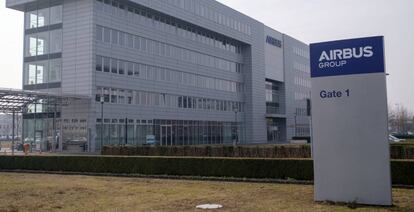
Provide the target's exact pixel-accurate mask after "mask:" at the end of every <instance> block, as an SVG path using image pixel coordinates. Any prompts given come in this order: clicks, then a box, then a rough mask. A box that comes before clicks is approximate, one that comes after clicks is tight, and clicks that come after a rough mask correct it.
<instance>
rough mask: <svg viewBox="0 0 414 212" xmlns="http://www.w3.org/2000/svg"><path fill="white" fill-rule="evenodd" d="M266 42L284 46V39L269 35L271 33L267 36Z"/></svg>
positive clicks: (280, 46)
mask: <svg viewBox="0 0 414 212" xmlns="http://www.w3.org/2000/svg"><path fill="white" fill-rule="evenodd" d="M266 43H268V44H270V45H272V46H276V47H279V48H282V41H280V40H279V39H276V38H274V37H272V36H269V35H268V36H267V37H266Z"/></svg>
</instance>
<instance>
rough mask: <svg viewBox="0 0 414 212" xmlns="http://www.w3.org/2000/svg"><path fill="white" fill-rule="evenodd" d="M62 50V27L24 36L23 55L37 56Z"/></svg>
mask: <svg viewBox="0 0 414 212" xmlns="http://www.w3.org/2000/svg"><path fill="white" fill-rule="evenodd" d="M59 52H62V29H58V30H52V31H46V32H39V33H34V34H29V35H26V36H25V56H26V57H31V56H39V55H44V54H53V53H59Z"/></svg>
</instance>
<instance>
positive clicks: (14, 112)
mask: <svg viewBox="0 0 414 212" xmlns="http://www.w3.org/2000/svg"><path fill="white" fill-rule="evenodd" d="M15 115H16V111H14V110H13V121H12V146H11V149H12V155H14V119H15Z"/></svg>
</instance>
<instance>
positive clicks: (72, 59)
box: [6, 0, 310, 151]
mask: <svg viewBox="0 0 414 212" xmlns="http://www.w3.org/2000/svg"><path fill="white" fill-rule="evenodd" d="M6 6H7V7H9V8H12V9H16V10H20V11H23V12H24V13H25V40H24V42H25V45H24V46H25V47H24V58H23V60H24V70H23V89H27V90H39V91H43V92H51V93H58V94H73V95H82V96H88V97H90V99H89V100H82V101H75V102H71V103H70V104H69V105H68V106H64V107H60V108H58V109H57V110H58V111H59V112H58V113H57V117H55V118H57V120H56V122H53V123H54V126H55V127H56V126H57V128H56V129H58V133H57V135H58V136H59V138H60V139H61V140H62V142H63V144H65V143H70V142H85V145H84V150H85V151H96V150H99V149H100V148H101V145H106V144H131V145H140V144H145V143H146V142H147V141H148V140H155V141H156V142H157V143H158V144H159V145H206V144H209V145H211V144H234V143H235V142H237V143H239V144H267V143H287V142H289V141H290V140H291V139H292V137H295V136H300V137H306V136H309V131H310V130H309V122H310V120H309V119H310V117H309V114H308V105H309V98H310V80H309V75H310V74H309V50H308V46H307V45H306V44H304V43H302V42H300V41H298V40H295V39H294V38H292V37H289V36H287V35H285V34H282V33H280V32H278V31H275V30H273V29H271V28H269V27H267V26H265V25H264V24H263V23H260V22H258V21H256V20H254V19H252V18H250V17H248V16H245V15H243V14H241V13H239V12H237V11H235V10H233V9H231V8H229V7H227V6H224V5H222V4H220V3H218V2H216V1H214V0H129V1H127V0H125V1H124V0H43V1H40V0H7V1H6ZM52 109H55V108H53V106H52V105H44V104H37V105H30V106H29V107H28V109H27V112H26V113H25V114H24V116H23V117H24V125H23V137H24V139H25V141H30V142H34V143H40V145H37V147H38V148H41V149H42V148H48V143H50V141H48V140H50V135H51V134H53V133H52V132H51V120H50V119H51V115H50V111H51V110H52ZM102 109H103V110H102Z"/></svg>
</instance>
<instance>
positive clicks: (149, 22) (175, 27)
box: [97, 0, 241, 53]
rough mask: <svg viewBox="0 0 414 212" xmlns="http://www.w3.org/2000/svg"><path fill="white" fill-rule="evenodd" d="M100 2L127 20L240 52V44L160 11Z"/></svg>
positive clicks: (115, 2) (100, 8)
mask: <svg viewBox="0 0 414 212" xmlns="http://www.w3.org/2000/svg"><path fill="white" fill-rule="evenodd" d="M97 1H98V2H101V3H106V4H107V5H108V6H113V7H116V8H117V9H119V10H115V11H113V10H112V12H115V13H117V15H121V16H125V17H126V18H128V20H130V21H131V20H132V21H134V22H136V23H139V24H143V25H146V26H152V27H155V28H156V29H158V30H162V31H165V32H168V33H172V34H175V35H178V36H181V37H184V38H186V39H190V40H193V41H197V42H200V43H203V44H206V45H209V46H211V47H215V48H219V49H222V50H226V51H229V52H233V53H241V46H240V45H237V44H235V42H233V41H230V40H229V39H226V38H219V37H222V36H217V35H215V34H213V33H208V32H206V31H205V30H202V29H200V28H197V27H193V26H191V25H189V24H185V23H184V22H183V21H178V20H177V19H175V18H173V17H170V16H166V15H162V14H160V13H154V12H152V11H149V10H145V9H144V8H138V7H132V6H130V5H125V4H123V3H122V2H119V1H118V0H112V1H110V0H107V1H104V0H97ZM103 5H104V4H102V5H101V4H98V8H99V10H104V12H106V11H105V10H106V9H105V8H104V7H103Z"/></svg>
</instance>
